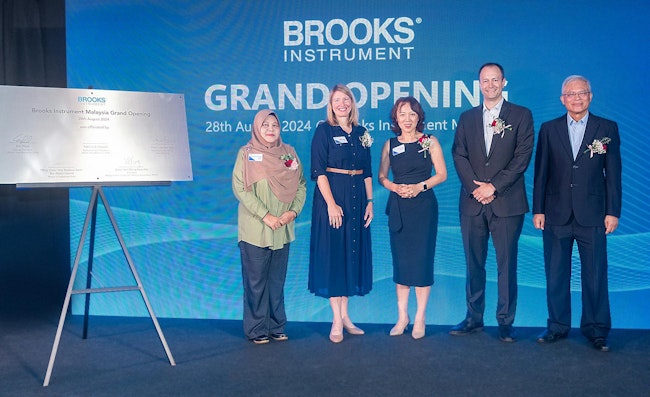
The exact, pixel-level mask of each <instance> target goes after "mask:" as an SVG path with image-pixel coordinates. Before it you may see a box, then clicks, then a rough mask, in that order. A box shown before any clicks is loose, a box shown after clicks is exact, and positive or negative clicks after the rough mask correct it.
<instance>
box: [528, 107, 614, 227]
mask: <svg viewBox="0 0 650 397" xmlns="http://www.w3.org/2000/svg"><path fill="white" fill-rule="evenodd" d="M605 137H607V138H610V139H611V141H610V142H609V143H608V144H607V152H606V153H605V154H594V155H593V156H591V153H590V151H589V150H588V148H587V146H588V145H590V144H591V143H592V142H593V141H594V140H595V139H599V140H600V139H602V138H605ZM620 144H621V141H620V138H619V134H618V126H617V125H616V123H615V122H613V121H610V120H607V119H604V118H602V117H598V116H596V115H594V114H593V113H589V119H588V120H587V126H586V129H585V136H584V139H583V141H582V145H581V146H580V151H579V152H578V156H577V157H576V160H575V161H574V160H573V154H572V152H571V143H570V141H569V127H568V126H567V115H566V114H565V115H564V116H562V117H559V118H557V119H555V120H551V121H548V122H546V123H544V124H542V127H541V129H540V131H539V138H538V141H537V151H536V154H535V180H534V187H533V213H535V214H544V215H545V222H546V223H548V224H551V225H564V224H566V223H567V222H569V220H570V217H571V214H572V213H573V214H574V216H575V219H576V221H577V222H578V223H579V224H580V225H582V226H604V223H603V222H604V219H605V215H613V216H615V217H619V218H620V216H621V191H622V189H621V151H620ZM585 151H586V153H585Z"/></svg>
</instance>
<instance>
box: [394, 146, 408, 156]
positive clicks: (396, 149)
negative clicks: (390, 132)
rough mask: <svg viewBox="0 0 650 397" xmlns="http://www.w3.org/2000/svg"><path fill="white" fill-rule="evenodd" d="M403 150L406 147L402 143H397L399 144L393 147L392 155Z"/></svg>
mask: <svg viewBox="0 0 650 397" xmlns="http://www.w3.org/2000/svg"><path fill="white" fill-rule="evenodd" d="M405 150H406V147H405V146H404V144H403V143H402V144H401V145H399V146H395V147H394V148H393V156H397V155H398V154H402V153H404V151H405Z"/></svg>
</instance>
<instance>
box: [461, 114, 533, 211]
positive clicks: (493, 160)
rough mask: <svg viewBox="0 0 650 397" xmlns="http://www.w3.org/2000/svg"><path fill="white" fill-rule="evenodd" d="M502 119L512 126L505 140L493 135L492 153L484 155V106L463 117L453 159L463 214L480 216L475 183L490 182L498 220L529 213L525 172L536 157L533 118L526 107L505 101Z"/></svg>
mask: <svg viewBox="0 0 650 397" xmlns="http://www.w3.org/2000/svg"><path fill="white" fill-rule="evenodd" d="M499 118H500V119H502V120H504V121H505V122H506V124H510V125H512V130H506V131H505V133H504V135H503V138H502V137H501V136H500V135H494V137H493V138H492V145H491V146H490V153H486V152H485V139H484V137H483V105H480V106H477V107H475V108H472V109H470V110H468V111H466V112H464V113H463V114H461V115H460V119H459V121H458V127H457V128H456V135H455V137H454V144H453V147H452V157H453V159H454V166H455V167H456V172H457V174H458V178H459V179H460V183H461V191H460V202H459V208H460V213H461V214H463V215H478V213H479V211H480V210H481V207H482V204H481V203H479V202H478V201H476V200H475V199H474V197H472V192H473V191H474V189H476V188H477V187H478V186H477V185H476V184H474V182H472V181H473V180H477V181H481V182H491V183H492V184H493V185H494V187H495V188H496V190H497V192H496V199H495V200H494V201H493V202H492V203H491V206H492V210H493V211H494V213H495V214H496V215H497V216H500V217H504V216H515V215H521V214H525V213H526V212H528V209H529V207H528V199H527V197H526V185H525V183H524V172H525V171H526V168H528V164H529V163H530V159H531V156H532V153H533V140H534V136H535V132H534V128H533V115H532V113H531V112H530V110H528V109H527V108H525V107H522V106H518V105H515V104H513V103H510V102H507V101H504V102H503V106H502V107H501V113H499Z"/></svg>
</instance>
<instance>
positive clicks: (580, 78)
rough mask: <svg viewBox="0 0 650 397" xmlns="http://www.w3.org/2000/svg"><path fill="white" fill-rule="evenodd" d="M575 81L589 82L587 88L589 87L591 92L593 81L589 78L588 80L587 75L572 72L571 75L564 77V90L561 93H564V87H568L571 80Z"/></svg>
mask: <svg viewBox="0 0 650 397" xmlns="http://www.w3.org/2000/svg"><path fill="white" fill-rule="evenodd" d="M574 81H583V82H585V83H587V88H588V89H589V92H591V83H590V82H589V80H587V78H586V77H583V76H580V75H577V74H572V75H571V76H569V77H567V78H566V79H564V82H563V83H562V92H561V94H564V87H566V86H567V84H569V83H571V82H574Z"/></svg>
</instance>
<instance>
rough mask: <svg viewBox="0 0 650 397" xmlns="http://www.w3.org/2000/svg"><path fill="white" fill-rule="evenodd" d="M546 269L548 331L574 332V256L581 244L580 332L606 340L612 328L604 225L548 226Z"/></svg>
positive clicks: (579, 249)
mask: <svg viewBox="0 0 650 397" xmlns="http://www.w3.org/2000/svg"><path fill="white" fill-rule="evenodd" d="M542 235H543V238H544V268H545V270H546V301H547V304H548V317H549V318H548V329H549V330H550V331H551V332H558V333H566V332H569V330H570V329H571V256H572V251H573V242H574V241H576V242H577V243H578V252H579V254H580V278H581V282H582V317H581V320H580V330H581V331H582V334H583V335H584V336H585V337H587V339H589V340H593V339H594V338H599V337H603V338H604V337H607V335H608V334H609V330H610V329H611V326H612V320H611V314H610V309H609V290H608V280H607V238H606V235H605V226H604V225H603V226H596V227H585V226H581V225H580V224H578V222H576V220H575V218H573V217H572V219H571V221H570V222H569V223H568V224H566V225H562V226H557V225H549V224H548V223H546V225H545V226H544V232H543V233H542Z"/></svg>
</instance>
